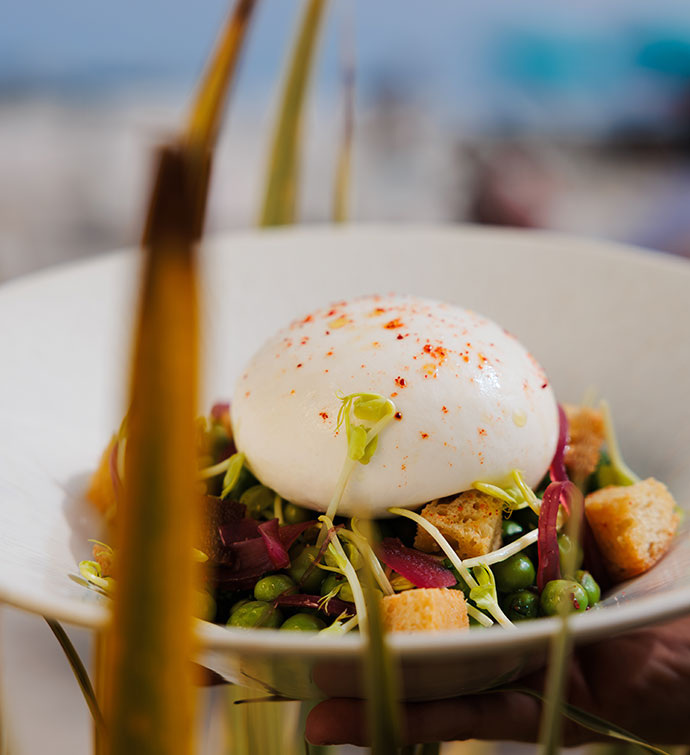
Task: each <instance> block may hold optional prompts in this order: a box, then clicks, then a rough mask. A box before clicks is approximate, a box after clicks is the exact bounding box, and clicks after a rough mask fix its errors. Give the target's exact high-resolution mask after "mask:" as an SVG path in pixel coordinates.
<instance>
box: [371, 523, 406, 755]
mask: <svg viewBox="0 0 690 755" xmlns="http://www.w3.org/2000/svg"><path fill="white" fill-rule="evenodd" d="M362 528H363V530H364V534H365V535H366V537H367V540H368V541H369V543H370V544H371V543H372V542H373V532H372V529H373V528H372V527H371V523H370V522H369V521H368V520H363V521H362ZM362 582H363V587H364V599H365V602H366V607H367V618H368V633H367V635H366V637H365V641H366V648H365V658H364V661H365V685H366V693H367V695H366V696H367V720H368V722H369V737H370V741H371V752H372V755H396V753H397V752H398V747H399V745H400V731H401V728H400V727H401V721H402V716H401V710H400V703H399V690H400V682H399V678H398V673H397V671H398V669H397V667H396V665H395V662H394V660H393V657H392V654H391V651H390V648H389V646H388V642H387V641H386V631H385V628H384V626H383V616H382V612H381V596H380V593H379V591H378V590H377V589H376V580H375V579H374V574H373V572H372V570H371V569H370V568H369V567H368V566H366V565H365V567H364V568H363V569H362Z"/></svg>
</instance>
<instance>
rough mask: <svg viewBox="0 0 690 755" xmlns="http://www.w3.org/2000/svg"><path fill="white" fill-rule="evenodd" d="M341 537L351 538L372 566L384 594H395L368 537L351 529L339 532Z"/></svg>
mask: <svg viewBox="0 0 690 755" xmlns="http://www.w3.org/2000/svg"><path fill="white" fill-rule="evenodd" d="M338 534H339V535H340V537H344V538H345V539H346V540H349V541H350V542H351V543H352V544H353V545H354V546H355V547H356V548H357V550H358V551H359V552H360V554H361V555H362V558H363V559H364V560H365V561H366V563H367V564H368V565H369V567H370V568H371V571H372V573H373V575H374V579H376V582H377V583H378V585H379V587H380V588H381V589H382V590H383V594H384V595H395V590H394V589H393V587H392V586H391V583H390V580H389V579H388V577H387V576H386V573H385V572H384V570H383V569H382V568H381V562H380V561H379V560H378V558H377V557H376V554H375V553H374V549H373V548H372V547H371V545H369V543H368V541H367V539H366V538H365V537H363V536H362V535H361V534H358V533H357V532H351V531H350V530H346V529H342V530H340V532H339V533H338Z"/></svg>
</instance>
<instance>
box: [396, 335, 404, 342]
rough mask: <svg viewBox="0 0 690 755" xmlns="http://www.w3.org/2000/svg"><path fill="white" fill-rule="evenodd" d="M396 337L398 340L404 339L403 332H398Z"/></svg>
mask: <svg viewBox="0 0 690 755" xmlns="http://www.w3.org/2000/svg"><path fill="white" fill-rule="evenodd" d="M396 338H397V339H398V341H402V339H403V334H402V333H398V335H397V336H396Z"/></svg>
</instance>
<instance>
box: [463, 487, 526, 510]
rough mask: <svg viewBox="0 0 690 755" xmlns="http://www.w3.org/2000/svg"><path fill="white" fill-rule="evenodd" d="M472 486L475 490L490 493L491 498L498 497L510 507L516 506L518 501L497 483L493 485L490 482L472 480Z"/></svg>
mask: <svg viewBox="0 0 690 755" xmlns="http://www.w3.org/2000/svg"><path fill="white" fill-rule="evenodd" d="M472 487H473V488H474V489H475V490H478V491H479V492H480V493H485V494H486V495H490V496H491V497H492V498H498V499H500V500H501V501H503V502H504V503H507V504H508V505H509V506H510V508H511V509H514V508H517V504H518V502H517V500H516V499H515V498H514V496H513V495H512V494H511V493H510V492H508V491H507V490H505V489H504V488H501V487H499V486H498V485H493V484H492V483H490V482H473V483H472Z"/></svg>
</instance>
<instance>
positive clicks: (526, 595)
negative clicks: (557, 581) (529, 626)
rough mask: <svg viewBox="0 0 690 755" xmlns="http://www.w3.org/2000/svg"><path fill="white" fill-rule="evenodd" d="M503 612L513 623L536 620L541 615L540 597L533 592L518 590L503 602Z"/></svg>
mask: <svg viewBox="0 0 690 755" xmlns="http://www.w3.org/2000/svg"><path fill="white" fill-rule="evenodd" d="M503 610H504V611H505V614H506V616H507V617H508V618H509V619H510V620H511V621H524V620H525V619H536V618H537V616H538V615H539V596H537V595H536V594H535V593H533V592H532V591H531V590H517V591H516V592H513V593H511V594H510V595H508V597H507V598H506V599H505V600H504V601H503Z"/></svg>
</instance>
